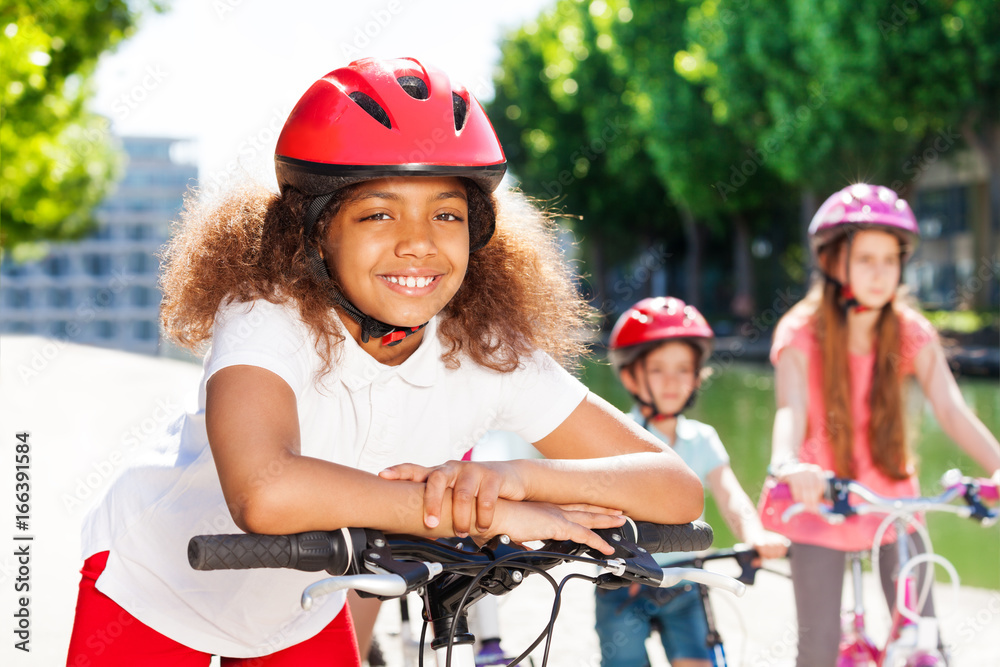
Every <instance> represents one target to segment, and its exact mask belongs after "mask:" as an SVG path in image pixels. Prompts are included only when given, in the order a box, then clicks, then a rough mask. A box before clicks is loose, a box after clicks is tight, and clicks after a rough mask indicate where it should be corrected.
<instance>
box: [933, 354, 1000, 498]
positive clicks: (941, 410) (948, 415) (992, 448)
mask: <svg viewBox="0 0 1000 667" xmlns="http://www.w3.org/2000/svg"><path fill="white" fill-rule="evenodd" d="M913 366H914V371H915V373H916V376H917V380H918V381H919V382H920V386H921V388H922V389H923V391H924V395H925V396H926V397H927V400H929V401H930V403H931V406H933V408H934V416H935V417H936V418H937V420H938V423H939V424H941V429H942V430H943V431H944V432H945V433H946V434H948V437H949V438H951V439H952V440H954V441H955V442H956V443H957V444H958V446H959V447H961V448H962V449H963V450H965V452H966V453H967V454H968V455H969V456H971V457H972V458H973V459H975V461H976V462H977V463H978V464H979V465H981V466H983V468H985V469H986V471H987V472H988V473H990V474H992V475H993V476H994V481H1000V444H998V443H997V439H996V436H994V435H993V434H992V433H990V431H989V429H987V428H986V426H985V425H984V424H983V422H982V421H980V420H979V418H978V417H976V415H975V414H974V413H973V412H972V410H970V409H969V406H968V405H966V403H965V399H963V398H962V392H961V391H960V390H959V388H958V383H957V382H955V377H954V376H953V375H952V374H951V370H950V369H949V368H948V361H947V360H946V359H945V356H944V350H943V349H942V348H941V344H940V343H939V342H937V341H936V340H935V341H931V342H930V343H928V344H927V345H925V346H924V347H923V349H922V350H920V352H918V353H917V357H916V359H914V362H913Z"/></svg>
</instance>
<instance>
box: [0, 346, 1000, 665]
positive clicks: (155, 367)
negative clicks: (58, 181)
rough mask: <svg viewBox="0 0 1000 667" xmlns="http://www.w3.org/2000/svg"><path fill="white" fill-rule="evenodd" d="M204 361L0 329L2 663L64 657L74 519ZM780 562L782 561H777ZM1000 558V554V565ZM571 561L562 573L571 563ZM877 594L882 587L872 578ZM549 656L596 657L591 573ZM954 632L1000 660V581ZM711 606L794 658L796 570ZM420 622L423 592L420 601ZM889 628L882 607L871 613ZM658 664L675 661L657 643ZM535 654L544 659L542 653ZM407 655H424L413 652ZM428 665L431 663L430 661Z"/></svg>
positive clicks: (514, 623) (732, 625) (585, 661)
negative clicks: (24, 593)
mask: <svg viewBox="0 0 1000 667" xmlns="http://www.w3.org/2000/svg"><path fill="white" fill-rule="evenodd" d="M200 373H201V368H200V367H199V366H197V365H194V364H190V363H184V362H179V361H172V360H165V359H154V358H150V357H144V356H137V355H130V354H125V353H121V352H113V351H108V350H101V349H97V348H92V347H84V346H77V345H61V344H57V343H55V342H53V341H50V340H46V339H42V338H35V337H3V338H0V434H3V442H4V443H6V445H5V447H4V448H3V450H2V451H0V499H6V500H5V501H4V503H3V504H0V527H3V526H6V528H5V529H4V528H0V541H3V542H4V543H5V544H6V546H4V547H3V548H2V549H0V617H2V618H4V619H5V622H4V623H0V629H2V632H0V665H3V666H5V667H7V666H11V667H13V666H21V665H26V666H27V665H30V666H32V667H50V666H52V667H55V666H58V665H62V664H65V655H66V647H67V643H68V641H69V632H70V628H71V626H72V618H73V606H74V602H75V596H76V592H75V591H76V586H77V584H78V582H79V578H78V570H79V566H80V558H79V544H80V539H79V531H80V522H81V520H82V517H83V515H84V512H85V511H86V508H87V507H88V506H89V505H90V504H91V503H92V502H93V501H94V500H95V499H96V498H97V497H98V496H99V495H100V494H101V493H103V492H104V490H105V489H106V488H107V486H108V484H109V482H110V480H111V478H112V476H113V475H115V474H116V473H117V471H118V470H120V469H121V467H122V466H123V464H124V462H125V461H126V460H127V459H128V457H130V456H132V455H134V453H135V452H136V451H138V450H139V449H141V442H142V441H144V440H146V439H148V438H149V437H151V436H152V435H153V434H154V433H155V432H157V430H158V429H160V428H161V427H162V426H163V425H165V424H166V423H168V422H169V421H170V420H172V418H173V417H174V415H176V414H177V413H178V412H179V411H180V410H181V409H182V407H186V406H187V405H188V404H189V403H190V402H191V401H192V400H193V399H194V395H193V392H194V391H195V390H196V388H197V382H198V378H199V377H200ZM20 431H28V432H30V434H31V436H30V442H31V446H32V449H31V480H32V482H31V483H32V487H31V493H32V498H31V511H30V514H31V518H30V526H29V530H28V531H24V532H22V531H18V530H16V528H15V526H14V514H15V512H14V508H13V505H14V502H13V496H14V488H13V485H14V458H13V457H14V452H13V444H14V443H15V440H14V434H15V433H17V432H20ZM29 534H30V535H33V536H34V540H33V541H32V542H31V550H32V551H31V553H32V558H31V565H30V567H31V572H30V585H31V590H30V604H29V610H30V614H31V617H30V618H31V643H30V648H31V652H30V653H23V652H21V651H18V650H16V649H15V648H14V642H15V641H16V637H15V636H14V635H13V633H12V630H13V626H14V624H13V618H12V616H13V614H14V613H15V611H16V609H17V608H18V604H17V597H19V595H20V594H18V593H15V590H14V586H15V583H16V581H15V579H16V578H17V576H18V572H17V567H18V563H17V562H16V560H15V558H14V556H13V553H14V545H15V541H14V539H13V538H14V536H15V535H18V536H25V535H29ZM780 565H781V564H780V563H778V564H776V565H775V567H779V566H780ZM998 566H1000V564H998ZM570 569H571V568H570V567H569V566H564V567H563V568H561V570H557V572H560V571H561V572H566V573H568V572H569V571H570ZM720 569H721V566H720ZM868 588H869V589H870V590H869V592H868V599H870V600H877V599H878V597H877V593H876V590H875V587H874V585H873V583H872V582H868ZM565 590H566V592H565V595H564V599H563V604H562V611H561V613H560V616H559V619H558V622H557V624H556V629H555V633H554V640H553V647H552V657H551V659H550V661H549V664H551V665H554V666H559V667H562V666H567V667H570V666H572V667H589V666H592V665H593V666H596V665H598V662H599V661H598V658H597V639H596V635H595V633H594V631H593V629H592V625H593V589H592V588H591V587H590V586H589V585H588V584H586V583H585V582H582V581H573V582H570V583H569V584H568V585H567V587H566V589H565ZM936 594H937V596H938V608H939V609H940V610H941V619H942V624H943V626H944V631H945V633H946V634H945V637H946V639H948V640H949V641H952V642H955V648H954V650H955V652H956V659H955V661H954V662H953V664H954V665H956V666H957V667H984V666H996V665H1000V642H998V641H997V637H1000V592H997V591H986V590H978V589H962V590H961V592H960V594H959V596H958V598H957V599H956V598H952V596H951V595H950V594H949V593H948V591H947V590H944V589H941V588H940V587H939V590H938V591H937V593H936ZM715 598H716V600H717V604H716V615H717V618H718V624H719V628H720V630H721V632H722V634H723V637H724V638H725V640H726V647H727V651H728V653H729V655H730V663H731V664H732V665H742V666H746V667H764V666H770V665H787V664H791V663H792V658H793V654H794V650H795V649H794V637H795V625H794V613H793V612H794V610H793V607H792V604H791V587H790V584H789V583H788V581H787V580H785V579H783V578H781V577H779V576H777V575H769V574H767V573H761V574H760V575H759V579H758V585H757V586H755V587H752V588H751V589H750V590H749V591H748V592H747V595H746V596H745V597H744V598H742V599H738V600H737V599H732V598H730V597H728V596H727V595H726V594H717V595H716V596H715ZM551 604H552V592H551V589H549V587H548V585H547V584H546V583H545V582H544V581H543V580H542V579H541V578H539V577H529V578H528V579H527V580H526V581H525V583H524V584H523V585H522V586H521V587H519V588H518V589H517V590H516V591H514V592H513V593H511V594H510V595H508V596H505V597H504V598H501V599H500V603H499V613H500V624H501V629H502V632H503V636H504V645H505V648H507V649H508V651H514V650H521V649H523V648H524V647H526V646H527V645H528V644H530V642H531V641H532V640H533V639H534V637H535V636H537V635H538V633H539V632H541V631H542V629H543V628H544V626H545V623H546V621H547V619H548V617H549V613H550V611H551ZM411 609H412V614H411V616H412V618H413V619H414V622H416V619H418V618H419V604H418V603H416V601H414V604H413V605H412V606H411ZM398 618H399V612H398V606H396V603H391V602H390V603H386V606H385V609H384V611H383V614H382V616H381V617H380V619H379V623H378V625H377V632H378V634H379V636H380V637H381V638H382V639H383V645H384V647H385V648H386V652H387V654H388V657H389V658H390V661H391V662H390V664H391V665H393V667H397V666H400V665H403V664H404V660H403V657H404V655H405V653H404V651H403V650H402V645H401V642H400V637H399V635H398V633H397V634H395V635H394V634H391V633H392V632H393V631H398V627H399V620H398ZM870 623H871V625H872V628H873V631H874V633H875V635H876V636H882V633H883V632H884V627H885V615H884V614H872V615H871V618H870ZM648 645H649V646H650V653H651V657H652V660H653V664H654V666H656V667H661V666H662V665H665V664H666V661H665V659H664V658H663V655H662V649H659V648H658V647H657V646H656V645H655V643H654V642H652V641H651V642H649V643H648ZM537 654H538V658H537V659H536V664H540V656H541V653H540V652H538V653H537ZM408 664H416V663H415V662H412V663H408ZM428 664H433V663H428Z"/></svg>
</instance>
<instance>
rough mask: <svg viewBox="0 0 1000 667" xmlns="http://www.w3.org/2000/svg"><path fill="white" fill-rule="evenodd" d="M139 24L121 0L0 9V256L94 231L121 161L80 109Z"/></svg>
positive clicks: (99, 123)
mask: <svg viewBox="0 0 1000 667" xmlns="http://www.w3.org/2000/svg"><path fill="white" fill-rule="evenodd" d="M134 4H136V3H134V2H133V3H132V5H134ZM144 4H145V5H147V6H149V7H152V8H154V9H157V10H160V9H162V7H161V5H160V4H158V3H156V2H145V3H144ZM137 19H138V12H137V10H135V9H134V8H133V7H132V6H130V3H128V2H127V1H126V0H103V1H102V2H89V1H85V0H50V1H48V2H27V1H25V0H3V2H2V4H0V49H2V51H3V59H2V61H0V62H2V65H0V67H2V70H0V87H2V107H0V155H2V159H3V163H2V166H0V176H2V178H0V246H2V247H3V248H4V249H13V248H16V247H18V246H22V245H24V244H29V243H31V242H35V241H40V240H49V239H52V240H60V239H73V238H79V237H80V236H82V235H83V234H85V233H86V232H87V231H89V229H90V228H91V227H92V225H93V219H92V216H91V210H92V209H93V208H94V207H95V206H96V205H97V204H98V203H99V202H100V201H101V200H102V199H103V198H104V196H105V194H106V193H107V191H108V189H109V187H110V184H111V183H112V182H113V180H114V178H115V177H116V175H117V174H118V172H119V152H118V150H117V148H116V147H115V146H114V144H113V142H112V140H111V135H110V131H109V124H108V121H107V119H105V118H103V117H101V116H98V115H96V114H94V113H92V112H90V111H89V110H88V109H87V106H86V105H87V102H88V100H89V99H90V97H91V95H92V92H93V86H92V81H91V78H92V76H93V73H94V70H95V68H96V65H97V60H98V58H99V56H100V55H101V54H102V53H104V52H105V51H107V50H109V49H113V48H114V47H115V46H116V45H117V44H118V43H119V42H120V41H121V40H122V39H124V38H125V37H127V36H128V35H129V34H130V33H131V32H132V31H133V30H134V29H135V25H136V21H137Z"/></svg>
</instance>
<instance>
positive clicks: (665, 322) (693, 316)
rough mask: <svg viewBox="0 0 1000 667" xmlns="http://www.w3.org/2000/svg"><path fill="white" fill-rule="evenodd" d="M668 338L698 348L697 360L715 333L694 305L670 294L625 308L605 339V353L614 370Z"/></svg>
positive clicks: (703, 356)
mask: <svg viewBox="0 0 1000 667" xmlns="http://www.w3.org/2000/svg"><path fill="white" fill-rule="evenodd" d="M668 340H681V341H686V342H689V343H693V344H694V345H697V346H698V347H699V348H700V349H701V353H702V354H701V362H702V363H704V362H705V361H706V360H707V359H708V357H709V356H710V355H711V354H712V347H713V344H714V342H715V332H713V331H712V327H710V326H709V325H708V321H706V320H705V318H704V317H703V316H702V314H701V313H700V312H698V309H697V308H695V307H694V306H689V305H687V304H685V303H684V302H683V301H681V300H680V299H677V298H675V297H672V296H660V297H654V298H647V299H643V300H642V301H639V302H638V303H636V304H635V305H634V306H632V307H631V308H629V309H628V310H626V311H625V312H624V313H623V314H622V316H621V317H619V318H618V321H617V322H615V326H614V328H612V329H611V338H610V340H609V342H608V355H609V357H610V358H611V364H612V365H613V366H614V367H615V370H616V371H617V372H619V373H620V372H621V370H622V369H623V368H625V367H626V366H628V365H630V364H631V363H632V362H634V361H635V360H636V359H638V358H639V357H640V356H641V355H642V354H644V353H645V352H647V351H649V350H650V349H651V348H653V347H655V346H656V345H659V344H660V343H663V342H665V341H668Z"/></svg>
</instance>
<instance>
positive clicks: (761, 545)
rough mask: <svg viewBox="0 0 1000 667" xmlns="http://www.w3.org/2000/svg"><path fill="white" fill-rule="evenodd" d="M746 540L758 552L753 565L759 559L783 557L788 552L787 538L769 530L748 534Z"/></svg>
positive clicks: (757, 562)
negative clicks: (758, 556) (757, 557)
mask: <svg viewBox="0 0 1000 667" xmlns="http://www.w3.org/2000/svg"><path fill="white" fill-rule="evenodd" d="M747 542H749V544H750V546H752V547H753V548H754V549H756V550H757V553H758V554H760V558H759V559H755V562H754V565H759V564H760V562H759V561H760V560H761V559H765V558H784V557H785V554H787V553H788V538H787V537H785V536H784V535H780V534H778V533H773V532H771V531H770V530H761V531H760V532H759V533H756V534H754V535H751V536H748V539H747Z"/></svg>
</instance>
